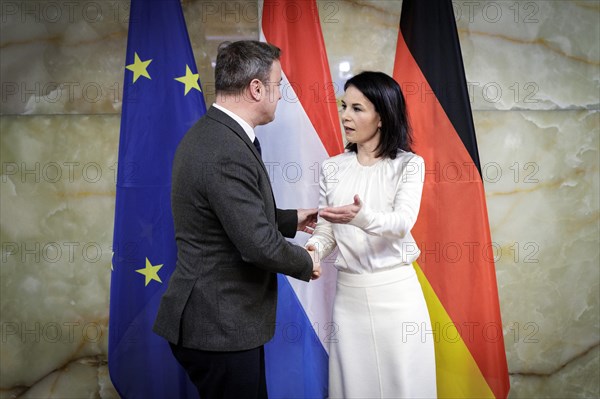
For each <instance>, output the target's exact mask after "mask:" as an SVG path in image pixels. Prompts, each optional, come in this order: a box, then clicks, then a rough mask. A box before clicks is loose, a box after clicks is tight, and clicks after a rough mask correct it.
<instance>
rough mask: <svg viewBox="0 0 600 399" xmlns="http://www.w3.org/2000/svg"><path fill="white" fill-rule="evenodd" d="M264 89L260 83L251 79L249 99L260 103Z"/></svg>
mask: <svg viewBox="0 0 600 399" xmlns="http://www.w3.org/2000/svg"><path fill="white" fill-rule="evenodd" d="M263 92H264V87H263V86H262V82H261V81H260V80H258V79H252V81H250V97H251V98H252V99H253V100H255V101H260V99H261V97H262V96H263V94H264V93H263Z"/></svg>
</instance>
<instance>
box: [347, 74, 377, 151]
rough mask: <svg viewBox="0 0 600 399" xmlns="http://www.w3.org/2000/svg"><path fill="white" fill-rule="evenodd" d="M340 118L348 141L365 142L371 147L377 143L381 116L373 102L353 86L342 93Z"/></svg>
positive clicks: (373, 147)
mask: <svg viewBox="0 0 600 399" xmlns="http://www.w3.org/2000/svg"><path fill="white" fill-rule="evenodd" d="M341 118H342V124H343V125H344V133H345V134H346V140H348V142H350V143H355V144H359V145H365V144H367V145H368V146H369V147H370V148H371V149H375V148H376V147H377V145H379V136H380V134H381V133H380V132H379V128H380V127H381V118H380V117H379V114H378V113H377V111H375V106H374V105H373V103H372V102H371V101H369V99H367V97H365V96H364V95H363V94H362V93H361V92H360V91H359V90H358V89H357V88H356V87H354V86H348V88H347V89H346V92H345V93H344V97H343V98H342V110H341Z"/></svg>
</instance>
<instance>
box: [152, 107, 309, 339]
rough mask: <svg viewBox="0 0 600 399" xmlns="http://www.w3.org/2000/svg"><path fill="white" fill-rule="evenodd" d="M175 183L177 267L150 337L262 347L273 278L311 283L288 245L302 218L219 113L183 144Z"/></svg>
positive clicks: (299, 251)
mask: <svg viewBox="0 0 600 399" xmlns="http://www.w3.org/2000/svg"><path fill="white" fill-rule="evenodd" d="M172 184H173V186H172V190H171V202H172V204H171V206H172V209H173V218H174V221H175V236H176V240H177V265H176V267H175V271H174V272H173V274H172V276H171V279H170V281H169V285H168V288H167V290H166V292H165V294H164V295H163V297H162V299H161V303H160V306H159V310H158V315H157V317H156V321H155V323H154V328H153V330H154V332H155V333H156V334H158V335H160V336H162V337H164V338H165V339H167V340H168V341H169V342H172V343H174V344H177V343H179V344H181V345H183V346H184V347H188V348H194V349H201V350H209V351H237V350H245V349H252V348H256V347H258V346H260V345H263V344H264V343H265V342H267V341H269V340H270V339H271V338H272V336H273V334H274V329H275V310H276V305H277V274H276V273H283V274H286V275H289V276H292V277H294V278H297V279H300V280H304V281H308V280H309V279H310V275H311V272H312V261H311V259H310V256H309V255H308V253H307V252H306V251H305V250H304V249H303V248H301V247H299V246H296V245H293V244H290V243H289V242H288V241H286V240H285V238H284V234H285V235H286V236H288V237H293V235H294V234H295V230H296V224H297V217H296V212H295V211H293V210H292V211H285V210H278V209H276V206H275V200H274V197H273V192H272V188H271V183H270V181H269V176H268V174H267V171H266V168H265V166H264V164H263V162H262V160H261V158H260V156H259V154H258V152H257V151H256V149H255V148H254V145H253V144H252V142H251V141H250V139H249V138H248V136H247V135H246V133H245V132H244V130H243V129H242V127H241V126H240V125H239V124H238V123H237V122H235V121H234V120H233V119H232V118H230V117H229V116H228V115H227V114H225V113H224V112H222V111H220V110H218V109H216V108H214V107H211V108H210V109H209V110H208V112H207V113H206V115H204V116H203V117H202V118H201V119H200V120H199V121H198V122H197V123H196V124H195V125H194V126H193V127H192V128H191V129H190V130H189V131H188V132H187V133H186V135H185V137H184V138H183V139H182V141H181V143H180V144H179V146H178V148H177V152H176V154H175V160H174V163H173V183H172ZM278 224H279V225H278ZM282 233H283V234H282Z"/></svg>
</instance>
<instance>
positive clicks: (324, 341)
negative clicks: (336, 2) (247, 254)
mask: <svg viewBox="0 0 600 399" xmlns="http://www.w3.org/2000/svg"><path fill="white" fill-rule="evenodd" d="M260 15H261V17H262V18H261V23H260V28H261V29H260V36H261V41H266V42H268V43H271V44H274V45H276V46H277V47H279V48H280V49H281V66H282V69H283V82H282V85H281V91H282V99H281V100H280V101H279V104H278V106H277V112H276V114H275V121H273V122H271V123H270V124H268V125H265V126H260V127H258V128H257V129H256V134H257V136H259V138H260V141H261V143H262V149H263V160H264V162H265V165H266V166H267V168H268V170H269V174H270V176H271V182H272V184H273V190H274V194H275V199H276V201H277V206H278V207H279V208H282V209H294V208H295V209H297V208H314V207H316V206H317V204H318V201H319V174H320V169H321V164H322V163H323V161H324V160H325V159H327V158H329V157H331V156H333V155H336V154H339V153H341V152H342V151H343V143H342V135H341V128H340V123H339V117H338V113H337V105H336V99H335V91H334V86H333V83H332V80H331V75H330V72H329V63H328V61H327V53H326V50H325V44H324V42H323V34H322V32H321V25H320V22H319V14H318V11H317V4H316V2H315V0H311V1H306V0H302V1H282V0H278V1H264V2H260ZM307 239H308V235H307V234H304V233H298V235H297V236H296V238H295V241H296V243H298V244H299V245H304V243H305V242H306V240H307ZM332 256H335V254H333V255H332ZM278 278H279V302H278V306H277V327H276V331H275V336H274V338H273V340H272V341H271V342H269V343H268V344H267V345H266V346H265V356H266V372H267V384H268V391H269V397H270V398H274V399H275V398H325V397H327V384H328V359H329V356H328V350H329V343H330V342H334V341H335V339H336V333H337V331H336V328H335V326H334V325H333V323H332V322H331V312H332V304H333V296H334V294H335V280H336V271H335V269H334V268H333V266H332V265H331V264H325V263H323V272H322V275H321V278H320V279H318V280H315V281H312V282H310V283H308V284H307V283H305V282H301V281H298V280H294V279H292V278H287V277H286V276H283V275H279V277H278Z"/></svg>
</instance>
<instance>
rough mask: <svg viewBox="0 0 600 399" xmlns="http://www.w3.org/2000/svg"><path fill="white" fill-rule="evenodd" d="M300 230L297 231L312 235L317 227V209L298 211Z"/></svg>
mask: <svg viewBox="0 0 600 399" xmlns="http://www.w3.org/2000/svg"><path fill="white" fill-rule="evenodd" d="M297 212H298V228H297V229H296V230H298V231H303V232H305V233H308V234H312V233H313V231H315V227H316V226H317V214H318V213H317V208H313V209H298V211H297Z"/></svg>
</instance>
